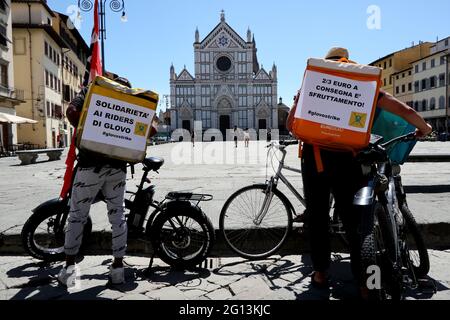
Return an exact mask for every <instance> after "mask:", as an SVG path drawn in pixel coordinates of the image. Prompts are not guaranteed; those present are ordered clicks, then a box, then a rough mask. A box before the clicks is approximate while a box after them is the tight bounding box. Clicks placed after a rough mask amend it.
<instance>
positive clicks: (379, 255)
mask: <svg viewBox="0 0 450 320" xmlns="http://www.w3.org/2000/svg"><path fill="white" fill-rule="evenodd" d="M373 218H374V219H373V221H363V223H371V224H372V226H365V227H364V226H363V230H367V232H366V234H363V237H362V244H361V262H360V263H361V273H362V276H363V279H366V277H367V276H368V270H369V268H372V267H374V266H378V267H379V269H380V271H381V279H378V280H379V281H380V282H381V283H380V285H381V288H369V289H370V294H369V299H371V300H388V299H392V300H400V299H401V294H402V277H401V274H399V273H398V272H397V270H396V268H395V267H394V261H393V259H395V241H394V237H393V233H392V228H391V227H390V225H391V224H390V223H389V220H388V218H387V209H386V208H384V207H383V206H382V205H381V204H380V203H376V204H375V207H374V212H373Z"/></svg>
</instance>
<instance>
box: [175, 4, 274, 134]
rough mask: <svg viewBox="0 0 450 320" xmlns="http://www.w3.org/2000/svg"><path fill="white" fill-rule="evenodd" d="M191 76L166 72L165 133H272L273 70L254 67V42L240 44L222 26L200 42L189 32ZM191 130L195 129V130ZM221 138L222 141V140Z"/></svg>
mask: <svg viewBox="0 0 450 320" xmlns="http://www.w3.org/2000/svg"><path fill="white" fill-rule="evenodd" d="M194 52H195V72H194V74H192V73H190V72H189V71H188V70H187V69H186V67H185V68H184V69H183V70H181V72H179V73H176V71H175V67H174V66H173V65H172V66H171V68H170V90H171V93H170V100H171V103H170V118H171V129H172V130H175V129H179V128H183V129H186V130H188V131H192V130H194V122H195V121H201V123H202V128H203V131H205V130H208V129H218V130H220V131H221V132H222V134H223V135H224V134H225V132H226V130H227V129H232V128H234V127H235V126H236V127H238V128H241V129H246V128H254V129H256V130H260V129H278V110H277V67H276V66H275V64H274V65H273V67H272V69H271V70H270V71H269V72H267V71H266V70H265V69H264V68H263V67H262V66H261V67H260V65H259V62H258V58H257V48H256V42H255V39H254V36H253V35H252V32H251V31H250V30H248V31H247V37H246V40H244V39H243V38H242V37H241V36H240V35H239V34H238V33H237V32H236V31H234V30H233V29H232V28H231V27H230V26H229V25H228V24H227V23H226V21H225V14H224V13H223V12H222V13H221V17H220V23H219V24H218V25H217V26H216V27H215V28H214V29H213V30H212V31H211V32H210V33H209V34H208V35H207V36H206V37H205V38H204V39H203V40H200V34H199V31H198V30H196V32H195V42H194ZM195 129H196V130H197V128H195ZM224 137H225V135H224Z"/></svg>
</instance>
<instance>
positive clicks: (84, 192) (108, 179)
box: [58, 76, 131, 285]
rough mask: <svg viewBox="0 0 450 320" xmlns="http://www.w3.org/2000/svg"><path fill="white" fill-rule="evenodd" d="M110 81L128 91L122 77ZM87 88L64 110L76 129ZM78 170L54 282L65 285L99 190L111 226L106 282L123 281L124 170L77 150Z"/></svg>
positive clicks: (115, 163)
mask: <svg viewBox="0 0 450 320" xmlns="http://www.w3.org/2000/svg"><path fill="white" fill-rule="evenodd" d="M110 78H111V80H114V81H115V82H117V83H119V84H122V85H124V86H126V87H128V88H131V84H130V82H129V81H128V80H127V79H125V78H120V77H112V76H110ZM87 92H88V89H87V88H84V89H83V90H81V92H80V93H79V94H78V95H77V96H76V97H75V98H74V99H73V101H72V102H71V103H70V105H69V107H68V109H67V118H68V119H69V121H70V123H71V125H72V126H74V127H75V128H76V127H77V126H78V122H79V120H80V114H81V111H82V108H83V105H84V100H85V98H86V94H87ZM77 160H78V170H77V172H76V173H75V178H74V183H73V186H72V196H71V199H70V213H69V218H68V226H67V231H66V238H65V244H64V250H65V253H66V266H65V267H64V268H63V269H62V270H61V272H60V274H59V275H58V281H59V282H60V283H62V284H63V285H67V284H68V282H69V279H70V278H71V277H72V276H73V273H74V268H73V266H74V265H75V259H76V256H77V254H78V252H79V249H80V245H81V241H82V236H83V228H84V225H85V224H86V221H87V219H88V216H89V210H90V207H91V204H92V203H93V201H94V199H95V197H96V195H97V194H98V193H99V191H101V192H102V193H103V195H104V197H105V201H106V204H107V208H108V218H109V222H110V223H111V225H112V250H113V256H114V261H113V263H112V265H111V267H110V280H111V282H112V283H113V284H121V283H123V282H124V280H125V278H124V266H123V257H124V256H125V252H126V249H127V222H126V218H125V213H124V212H125V209H124V197H125V186H126V171H127V169H126V167H127V164H126V162H124V161H120V160H115V159H111V158H107V157H104V156H102V155H99V154H96V153H93V152H90V151H86V150H79V152H78V159H77Z"/></svg>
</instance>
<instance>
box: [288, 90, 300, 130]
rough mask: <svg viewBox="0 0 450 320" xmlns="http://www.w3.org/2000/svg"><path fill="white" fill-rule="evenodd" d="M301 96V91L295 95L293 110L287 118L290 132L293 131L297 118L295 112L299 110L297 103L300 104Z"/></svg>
mask: <svg viewBox="0 0 450 320" xmlns="http://www.w3.org/2000/svg"><path fill="white" fill-rule="evenodd" d="M299 98H300V92H298V94H297V96H296V97H295V100H294V105H293V107H292V109H291V111H290V112H289V116H288V118H287V123H286V128H287V129H288V131H289V132H290V133H292V129H293V125H294V119H295V113H296V112H297V105H298V100H299ZM292 134H293V133H292Z"/></svg>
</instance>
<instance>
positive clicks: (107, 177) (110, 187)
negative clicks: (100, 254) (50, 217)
mask: <svg viewBox="0 0 450 320" xmlns="http://www.w3.org/2000/svg"><path fill="white" fill-rule="evenodd" d="M96 171H98V170H95V168H79V169H78V171H77V173H76V176H75V180H74V184H73V190H72V197H71V200H70V213H69V218H68V226H67V230H66V238H65V244H64V250H65V253H66V255H72V256H73V255H77V254H78V252H79V250H80V246H81V242H82V238H83V230H84V226H85V225H86V222H87V220H88V217H89V211H90V208H91V205H92V203H93V202H94V200H95V197H96V195H97V194H98V193H99V191H102V193H103V195H104V197H105V200H106V205H107V209H108V218H109V222H110V223H111V226H112V251H113V256H114V257H115V258H123V257H124V255H125V252H126V249H127V232H128V231H127V222H126V218H125V208H124V198H125V185H126V173H125V172H124V171H123V170H121V169H115V168H111V167H109V166H104V167H102V168H101V170H100V171H99V172H98V173H97V172H96Z"/></svg>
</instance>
